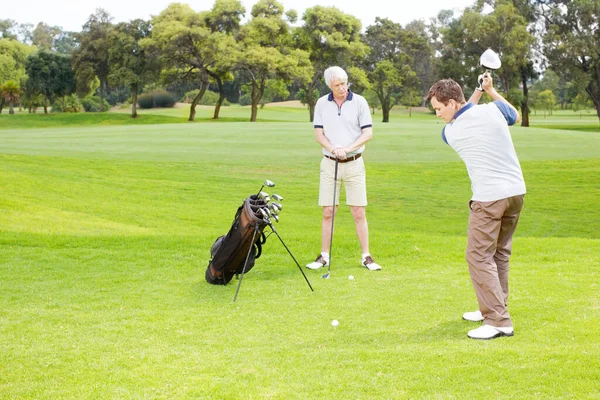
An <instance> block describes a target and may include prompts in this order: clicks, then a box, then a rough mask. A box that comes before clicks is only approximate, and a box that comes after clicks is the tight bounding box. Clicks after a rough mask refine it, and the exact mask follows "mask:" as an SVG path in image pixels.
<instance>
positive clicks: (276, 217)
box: [271, 213, 279, 222]
mask: <svg viewBox="0 0 600 400" xmlns="http://www.w3.org/2000/svg"><path fill="white" fill-rule="evenodd" d="M271 218H273V219H274V220H275V222H279V216H278V215H277V214H275V213H273V214H271Z"/></svg>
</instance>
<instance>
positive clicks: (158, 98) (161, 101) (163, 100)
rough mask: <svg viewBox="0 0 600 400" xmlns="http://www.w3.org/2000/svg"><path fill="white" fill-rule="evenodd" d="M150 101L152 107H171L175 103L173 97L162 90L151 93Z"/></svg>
mask: <svg viewBox="0 0 600 400" xmlns="http://www.w3.org/2000/svg"><path fill="white" fill-rule="evenodd" d="M152 101H153V103H154V107H173V106H174V105H175V102H176V100H175V98H174V97H173V96H171V95H170V94H169V93H167V92H165V91H163V90H157V91H155V92H152Z"/></svg>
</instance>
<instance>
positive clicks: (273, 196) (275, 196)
mask: <svg viewBox="0 0 600 400" xmlns="http://www.w3.org/2000/svg"><path fill="white" fill-rule="evenodd" d="M271 197H272V198H274V199H275V200H277V201H283V197H281V196H280V195H278V194H275V193H273V195H272V196H271Z"/></svg>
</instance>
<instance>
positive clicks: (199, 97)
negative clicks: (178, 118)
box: [188, 82, 208, 122]
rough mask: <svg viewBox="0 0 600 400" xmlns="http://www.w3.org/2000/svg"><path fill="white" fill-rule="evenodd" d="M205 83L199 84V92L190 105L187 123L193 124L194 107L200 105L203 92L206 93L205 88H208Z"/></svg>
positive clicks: (194, 116)
mask: <svg viewBox="0 0 600 400" xmlns="http://www.w3.org/2000/svg"><path fill="white" fill-rule="evenodd" d="M205 83H206V82H200V91H199V92H198V94H197V95H196V97H194V100H192V104H191V105H190V117H189V118H188V121H190V122H193V121H194V118H196V106H197V105H198V103H200V100H201V99H202V96H204V92H206V87H207V86H208V85H206V84H205Z"/></svg>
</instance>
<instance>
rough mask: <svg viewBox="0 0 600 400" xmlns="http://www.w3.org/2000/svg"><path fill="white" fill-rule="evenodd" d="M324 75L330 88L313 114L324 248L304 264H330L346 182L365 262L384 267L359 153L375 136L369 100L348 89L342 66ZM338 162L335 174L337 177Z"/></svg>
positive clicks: (367, 265) (347, 199) (368, 265)
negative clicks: (372, 242)
mask: <svg viewBox="0 0 600 400" xmlns="http://www.w3.org/2000/svg"><path fill="white" fill-rule="evenodd" d="M324 77H325V83H326V84H327V86H329V88H330V89H331V93H329V94H327V95H325V96H323V97H321V98H320V99H319V100H318V101H317V104H316V106H315V117H314V128H315V138H316V139H317V142H318V143H319V144H320V145H321V147H322V148H323V159H322V160H321V181H320V186H319V205H320V206H322V207H323V222H322V231H321V253H320V254H319V256H318V257H317V258H316V260H315V261H314V262H312V263H310V264H308V265H307V266H306V267H307V268H310V269H318V268H321V267H324V266H328V265H329V249H330V245H331V232H332V229H333V224H332V221H333V219H334V213H335V212H337V206H338V205H339V194H340V188H341V183H342V182H343V183H344V186H345V188H346V203H347V204H348V205H349V206H350V211H351V212H352V216H353V217H354V223H355V225H356V234H357V236H358V240H359V242H360V247H361V250H362V260H361V265H362V266H363V267H366V268H368V269H369V270H371V271H376V270H380V269H381V266H380V265H378V264H377V263H376V262H375V261H374V260H373V257H371V254H370V253H369V228H368V225H367V216H366V212H365V207H366V205H367V185H366V175H365V164H364V160H363V158H361V155H362V152H363V151H364V149H365V143H367V142H368V141H369V140H371V138H372V137H373V129H372V124H373V123H372V120H371V113H370V110H369V105H368V104H367V101H366V100H365V98H364V97H362V96H360V95H358V94H356V93H352V91H350V90H349V89H348V75H347V74H346V72H345V71H344V70H343V69H342V68H340V67H330V68H327V69H326V70H325V74H324ZM336 163H337V165H336ZM336 168H337V180H336V181H334V175H335V171H336ZM334 185H336V189H335V194H336V198H335V201H334V199H333V195H334ZM334 204H335V209H334Z"/></svg>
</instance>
